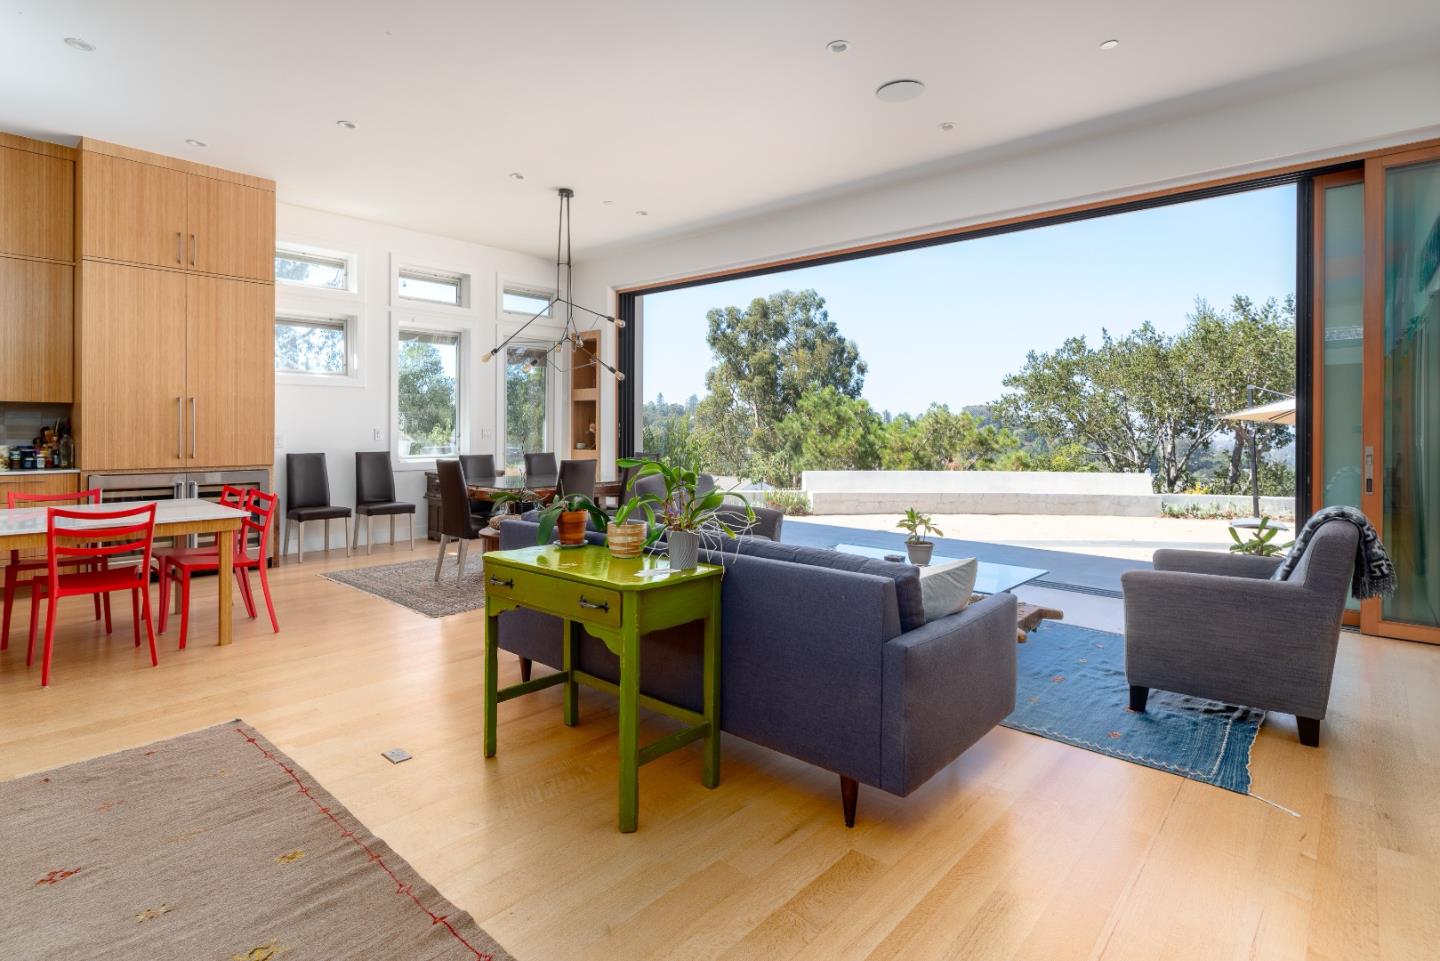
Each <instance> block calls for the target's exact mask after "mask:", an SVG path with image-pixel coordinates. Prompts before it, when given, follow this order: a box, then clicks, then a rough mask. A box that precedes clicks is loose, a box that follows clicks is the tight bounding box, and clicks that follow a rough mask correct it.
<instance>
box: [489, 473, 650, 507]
mask: <svg viewBox="0 0 1440 961" xmlns="http://www.w3.org/2000/svg"><path fill="white" fill-rule="evenodd" d="M465 486H466V487H468V488H469V491H470V499H471V500H493V499H494V498H495V495H497V494H503V493H516V492H519V491H530V492H532V493H534V494H536V495H538V496H539V497H541V498H543V499H545V500H549V499H550V498H552V497H554V496H555V491H556V490H557V489H558V488H559V486H560V479H559V478H558V477H557V476H556V475H554V474H550V475H548V476H537V477H527V476H525V475H523V474H497V475H496V476H494V477H467V478H466V479H465ZM624 494H625V485H624V483H623V482H622V481H619V480H597V481H596V482H595V497H594V499H595V500H597V501H599V500H601V499H602V498H605V497H614V498H617V499H618V498H620V497H623V496H624Z"/></svg>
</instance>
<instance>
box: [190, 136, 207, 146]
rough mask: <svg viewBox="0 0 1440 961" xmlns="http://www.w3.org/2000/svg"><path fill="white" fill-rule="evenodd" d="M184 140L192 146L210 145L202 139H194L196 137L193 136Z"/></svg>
mask: <svg viewBox="0 0 1440 961" xmlns="http://www.w3.org/2000/svg"><path fill="white" fill-rule="evenodd" d="M185 142H186V143H188V144H189V145H190V146H192V147H208V146H210V145H209V144H208V143H206V142H205V141H203V140H196V139H195V138H193V137H191V138H188V139H187V140H186V141H185Z"/></svg>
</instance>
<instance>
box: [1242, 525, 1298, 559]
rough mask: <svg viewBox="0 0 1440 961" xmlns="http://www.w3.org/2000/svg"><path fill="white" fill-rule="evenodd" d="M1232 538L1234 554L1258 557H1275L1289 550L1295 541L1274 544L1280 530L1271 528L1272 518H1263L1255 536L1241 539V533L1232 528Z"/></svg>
mask: <svg viewBox="0 0 1440 961" xmlns="http://www.w3.org/2000/svg"><path fill="white" fill-rule="evenodd" d="M1229 530H1230V538H1231V540H1233V541H1234V542H1235V543H1234V544H1231V545H1230V553H1232V554H1254V555H1256V556H1258V557H1274V556H1275V555H1276V554H1279V553H1280V552H1281V551H1283V550H1285V549H1286V548H1288V547H1289V546H1290V545H1291V544H1293V543H1295V542H1294V541H1286V542H1285V543H1283V544H1276V543H1273V542H1274V540H1275V537H1276V535H1278V534H1279V533H1280V528H1278V527H1271V526H1270V518H1269V517H1265V516H1262V517H1261V518H1260V526H1259V527H1256V528H1255V531H1254V534H1253V536H1251V537H1249V538H1245V537H1241V536H1240V532H1239V531H1237V530H1236V529H1235V528H1233V527H1232V528H1230V529H1229Z"/></svg>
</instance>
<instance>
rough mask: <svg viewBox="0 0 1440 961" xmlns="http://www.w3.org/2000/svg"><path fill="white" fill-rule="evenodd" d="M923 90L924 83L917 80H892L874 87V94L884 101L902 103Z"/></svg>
mask: <svg viewBox="0 0 1440 961" xmlns="http://www.w3.org/2000/svg"><path fill="white" fill-rule="evenodd" d="M924 92H925V85H924V84H923V83H921V82H920V81H919V80H892V81H890V82H889V83H882V84H881V85H880V86H879V87H877V88H876V89H875V96H876V97H878V98H879V99H881V100H883V101H885V102H886V103H904V102H905V101H906V100H914V99H915V98H916V97H918V96H920V95H921V94H922V93H924Z"/></svg>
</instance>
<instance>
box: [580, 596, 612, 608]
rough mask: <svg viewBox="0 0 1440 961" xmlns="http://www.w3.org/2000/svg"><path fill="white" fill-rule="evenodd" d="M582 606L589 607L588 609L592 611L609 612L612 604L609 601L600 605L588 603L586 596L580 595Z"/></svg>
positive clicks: (592, 602)
mask: <svg viewBox="0 0 1440 961" xmlns="http://www.w3.org/2000/svg"><path fill="white" fill-rule="evenodd" d="M580 606H581V607H588V608H589V609H590V610H592V611H609V610H610V602H609V601H601V602H600V603H598V604H597V603H595V602H594V601H587V600H586V599H585V595H584V594H581V595H580Z"/></svg>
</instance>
